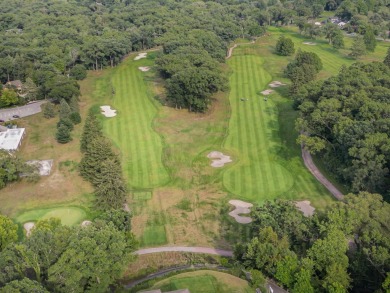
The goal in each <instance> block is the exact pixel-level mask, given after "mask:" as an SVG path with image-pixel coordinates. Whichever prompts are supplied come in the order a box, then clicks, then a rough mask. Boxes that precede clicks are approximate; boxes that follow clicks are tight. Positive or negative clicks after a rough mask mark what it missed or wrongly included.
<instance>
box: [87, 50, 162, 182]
mask: <svg viewBox="0 0 390 293" xmlns="http://www.w3.org/2000/svg"><path fill="white" fill-rule="evenodd" d="M152 63H153V60H151V59H141V60H139V61H134V60H133V58H127V59H126V60H125V61H124V62H123V63H122V64H120V65H119V66H118V67H116V68H115V69H113V70H107V71H108V74H106V75H104V77H102V78H101V79H99V80H98V81H97V83H96V89H95V92H94V97H95V101H94V102H95V103H97V102H100V101H102V102H103V101H104V102H105V103H107V104H108V105H110V106H112V107H113V108H114V109H116V110H117V114H118V115H117V116H116V117H113V118H102V121H103V126H104V132H105V134H106V135H107V136H108V137H109V138H111V139H112V141H113V142H114V144H115V145H116V146H117V147H118V149H119V150H120V153H121V158H122V167H123V171H124V175H125V177H126V178H127V181H128V185H129V187H131V188H152V187H156V186H160V185H164V184H165V183H167V182H168V180H169V175H168V172H167V171H166V169H165V167H164V165H163V164H162V161H161V157H162V150H163V142H162V139H161V137H160V136H159V135H158V134H157V133H156V132H155V131H154V130H153V127H152V122H153V119H154V117H155V116H156V114H157V108H156V106H155V105H154V104H153V102H152V101H151V99H150V97H149V96H148V95H149V94H150V93H149V89H148V88H147V86H146V84H145V82H144V75H145V74H144V73H143V72H141V71H140V70H139V69H138V67H139V66H150V65H151V64H152ZM112 88H114V90H115V94H113V93H112ZM101 97H103V100H102V99H101ZM107 97H109V99H107Z"/></svg>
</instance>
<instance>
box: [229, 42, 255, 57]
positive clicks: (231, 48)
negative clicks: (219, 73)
mask: <svg viewBox="0 0 390 293" xmlns="http://www.w3.org/2000/svg"><path fill="white" fill-rule="evenodd" d="M254 43H255V41H252V42H250V43H239V44H234V45H233V46H232V47H230V48H229V50H228V54H227V56H226V59H229V58H230V57H232V54H233V50H234V49H235V48H237V46H238V45H250V44H254Z"/></svg>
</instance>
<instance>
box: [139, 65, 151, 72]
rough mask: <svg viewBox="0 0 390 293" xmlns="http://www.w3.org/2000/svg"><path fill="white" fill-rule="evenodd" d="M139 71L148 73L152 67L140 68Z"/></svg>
mask: <svg viewBox="0 0 390 293" xmlns="http://www.w3.org/2000/svg"><path fill="white" fill-rule="evenodd" d="M138 69H139V70H141V71H142V72H146V71H149V70H150V67H149V66H145V67H142V66H141V67H138Z"/></svg>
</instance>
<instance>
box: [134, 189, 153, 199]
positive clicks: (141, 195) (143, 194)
mask: <svg viewBox="0 0 390 293" xmlns="http://www.w3.org/2000/svg"><path fill="white" fill-rule="evenodd" d="M151 198H152V192H151V191H140V192H134V193H133V199H134V200H142V201H144V200H149V199H151Z"/></svg>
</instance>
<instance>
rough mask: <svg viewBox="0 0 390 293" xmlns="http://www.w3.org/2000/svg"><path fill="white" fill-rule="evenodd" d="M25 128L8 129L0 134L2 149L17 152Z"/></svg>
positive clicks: (0, 147)
mask: <svg viewBox="0 0 390 293" xmlns="http://www.w3.org/2000/svg"><path fill="white" fill-rule="evenodd" d="M24 131H25V128H16V129H7V131H4V132H0V149H3V150H6V151H15V150H17V149H18V147H19V144H20V142H21V140H22V137H23V134H24Z"/></svg>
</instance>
